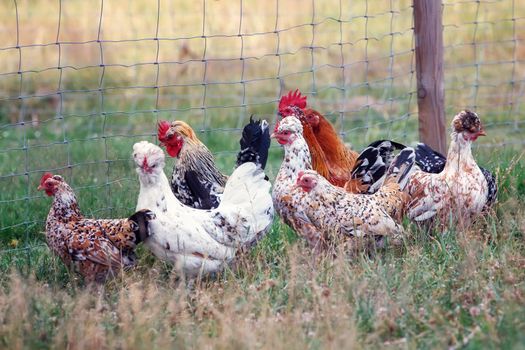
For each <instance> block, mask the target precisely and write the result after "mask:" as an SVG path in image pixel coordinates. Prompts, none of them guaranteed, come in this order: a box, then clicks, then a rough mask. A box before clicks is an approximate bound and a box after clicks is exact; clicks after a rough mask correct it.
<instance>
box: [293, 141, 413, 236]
mask: <svg viewBox="0 0 525 350" xmlns="http://www.w3.org/2000/svg"><path fill="white" fill-rule="evenodd" d="M414 159H415V155H414V150H413V149H411V148H406V149H404V150H403V151H401V153H399V155H398V156H397V157H396V158H395V159H394V160H393V162H392V164H391V166H390V168H389V169H388V171H387V176H386V179H385V182H384V185H383V186H382V187H381V188H380V189H379V190H378V191H377V192H376V193H374V194H371V195H365V194H353V193H348V192H346V191H345V190H343V189H342V188H340V187H337V186H334V185H332V184H331V183H330V182H328V180H327V179H325V178H324V177H322V176H320V175H319V173H317V172H316V171H315V170H306V171H300V172H299V174H298V177H297V186H298V187H300V188H301V189H302V191H303V192H304V193H306V196H305V197H304V198H303V207H304V208H305V210H304V215H306V217H307V218H308V219H309V221H310V222H311V223H312V224H313V225H314V226H315V227H316V229H317V231H318V232H319V233H320V234H321V235H322V236H323V237H324V241H330V238H331V236H332V237H333V235H334V234H336V235H337V236H340V237H341V236H342V237H364V236H370V235H371V236H373V237H375V238H381V237H384V236H392V237H393V238H394V239H397V238H400V237H401V235H402V234H403V228H402V227H401V226H400V225H399V224H398V223H397V222H399V221H400V220H401V217H402V214H403V209H404V206H405V204H406V201H407V199H408V196H407V195H406V193H404V192H403V190H404V188H405V186H406V184H407V182H408V180H409V178H410V176H409V175H410V173H411V171H412V168H413V166H414ZM396 221H397V222H396Z"/></svg>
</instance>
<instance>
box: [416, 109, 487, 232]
mask: <svg viewBox="0 0 525 350" xmlns="http://www.w3.org/2000/svg"><path fill="white" fill-rule="evenodd" d="M484 135H485V131H484V130H483V126H482V124H481V121H480V119H479V117H478V115H477V114H476V113H474V112H471V111H468V110H466V111H462V112H460V113H459V114H458V115H456V116H455V117H454V119H453V120H452V133H451V142H450V146H449V150H448V155H447V159H446V163H445V166H444V168H443V170H442V171H441V172H439V173H437V174H435V173H426V172H424V171H416V172H414V174H413V175H412V177H411V179H410V182H409V184H408V191H409V194H410V196H411V197H412V200H411V203H410V204H409V209H408V215H409V217H410V218H411V219H413V220H415V221H418V222H422V221H427V220H432V221H437V222H438V223H439V224H440V225H441V226H442V227H446V226H448V224H449V223H452V225H455V224H457V223H459V224H462V225H464V226H467V225H469V224H470V223H471V222H472V220H474V219H475V218H476V217H477V216H479V215H480V214H481V213H482V211H483V209H484V208H485V207H486V206H487V203H489V202H493V199H492V198H495V190H490V191H489V185H488V182H487V177H486V175H485V174H484V173H483V171H482V170H481V169H480V167H479V166H478V165H477V164H476V161H475V160H474V157H473V156H472V150H471V145H472V142H474V141H476V139H477V138H478V137H479V136H484ZM423 163H424V162H423ZM423 168H425V167H424V166H423ZM491 192H492V193H494V195H493V196H492V195H491V196H489V193H491Z"/></svg>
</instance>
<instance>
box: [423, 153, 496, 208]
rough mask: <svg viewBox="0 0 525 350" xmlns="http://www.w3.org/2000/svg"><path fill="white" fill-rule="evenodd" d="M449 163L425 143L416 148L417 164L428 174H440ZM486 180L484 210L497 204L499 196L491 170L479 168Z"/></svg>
mask: <svg viewBox="0 0 525 350" xmlns="http://www.w3.org/2000/svg"><path fill="white" fill-rule="evenodd" d="M446 163H447V158H446V157H445V156H444V155H442V154H441V153H439V152H437V151H435V150H433V149H432V148H431V147H430V146H428V145H426V144H424V143H418V144H417V147H416V164H417V165H418V166H419V168H420V169H421V170H423V171H424V172H427V173H434V174H439V173H440V172H442V171H443V169H444V168H445V164H446ZM479 169H480V170H481V172H482V173H483V176H485V180H487V186H488V191H487V202H486V204H485V207H484V210H485V211H486V210H488V209H490V208H491V207H492V206H493V205H494V203H495V202H496V197H497V194H498V183H497V182H496V178H495V176H494V174H492V172H490V171H489V170H487V169H485V168H483V167H479Z"/></svg>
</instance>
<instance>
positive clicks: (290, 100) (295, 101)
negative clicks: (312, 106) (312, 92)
mask: <svg viewBox="0 0 525 350" xmlns="http://www.w3.org/2000/svg"><path fill="white" fill-rule="evenodd" d="M289 106H297V107H299V108H301V109H304V108H306V96H302V95H301V92H300V91H299V89H297V90H295V91H290V92H288V95H285V96H283V97H281V100H280V101H279V112H283V110H284V109H285V108H286V107H289Z"/></svg>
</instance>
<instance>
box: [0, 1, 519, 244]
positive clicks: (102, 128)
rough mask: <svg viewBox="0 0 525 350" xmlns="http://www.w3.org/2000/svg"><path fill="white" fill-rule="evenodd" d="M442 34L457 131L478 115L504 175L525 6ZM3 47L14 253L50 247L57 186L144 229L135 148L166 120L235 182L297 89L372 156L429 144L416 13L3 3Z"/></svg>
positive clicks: (486, 158)
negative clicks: (261, 128) (178, 124)
mask: <svg viewBox="0 0 525 350" xmlns="http://www.w3.org/2000/svg"><path fill="white" fill-rule="evenodd" d="M443 22H444V40H445V46H446V48H445V77H446V81H445V90H446V110H447V117H448V120H450V119H451V117H452V116H453V115H454V114H455V113H457V112H458V111H459V110H460V109H463V108H466V107H468V108H472V109H475V110H476V111H477V112H478V113H479V115H480V116H481V118H482V120H483V121H484V123H485V124H486V129H487V133H488V135H489V136H488V137H486V138H484V139H482V140H480V142H479V144H478V145H477V149H476V150H475V152H476V154H477V156H478V158H479V159H480V163H481V164H483V165H486V166H488V167H489V168H495V167H497V166H498V162H499V159H500V158H501V157H506V158H507V159H508V158H509V157H511V156H512V155H513V154H516V153H519V152H520V151H521V150H522V149H523V144H524V136H525V133H524V132H523V126H524V124H523V123H524V120H525V112H524V110H523V106H522V100H523V94H524V89H525V81H524V78H525V74H524V73H525V46H524V39H525V34H523V33H524V32H525V3H524V2H519V1H512V0H502V1H446V2H444V4H443ZM0 34H1V36H0V38H1V39H0V188H1V189H2V190H1V191H0V193H1V199H0V212H1V215H0V238H1V239H0V250H4V249H11V248H20V247H25V246H26V245H27V244H32V243H33V242H35V241H36V242H40V241H41V240H42V238H43V237H42V236H41V234H40V232H41V231H42V230H43V223H44V221H45V218H46V216H47V212H48V210H49V205H50V199H49V198H47V197H45V196H43V195H42V194H41V193H39V192H37V191H36V187H37V186H38V182H39V179H40V177H41V175H42V173H43V172H44V171H52V172H54V173H58V174H61V175H63V176H64V177H65V178H66V180H67V181H68V182H69V183H70V184H71V185H72V186H73V187H74V188H75V190H76V192H77V195H78V198H79V201H80V206H81V208H82V210H83V211H84V213H85V214H86V215H87V216H97V217H115V216H127V215H128V214H130V213H131V212H132V211H133V209H134V205H135V201H136V196H137V194H138V181H137V178H136V174H135V172H134V170H133V166H132V162H131V157H130V153H131V147H132V145H133V143H134V142H137V141H139V140H143V139H146V140H149V141H152V142H155V140H156V139H155V136H154V134H155V129H156V122H157V121H158V120H161V119H168V120H174V119H183V120H186V121H188V122H189V123H190V124H191V125H192V126H193V127H194V129H195V131H197V133H198V136H199V138H201V140H202V141H203V142H204V143H205V144H206V145H208V147H209V148H210V149H211V150H212V151H213V152H214V153H215V155H216V158H217V163H218V164H219V166H220V168H221V169H223V170H224V171H225V172H226V173H230V172H231V171H232V168H233V165H234V159H235V154H236V152H237V150H238V139H239V137H240V129H241V128H242V126H243V125H244V124H245V123H246V122H247V121H248V118H249V116H250V115H251V114H255V115H256V116H258V117H260V118H265V119H267V120H268V121H270V122H271V123H273V122H274V121H275V118H276V108H277V101H278V99H279V97H280V96H281V95H282V94H284V93H286V92H287V91H288V90H290V89H296V88H299V89H300V90H301V91H302V92H303V93H305V94H307V95H308V102H309V104H310V105H311V106H312V107H313V108H315V109H317V110H319V111H320V112H322V113H323V114H324V115H325V116H327V117H328V118H329V119H330V120H331V121H332V122H334V123H335V125H336V127H337V129H338V130H339V131H340V132H341V134H342V135H343V137H344V139H345V140H346V141H347V142H348V143H349V144H351V145H352V147H354V148H355V149H357V150H359V149H361V148H362V147H363V146H364V145H366V144H367V143H369V142H371V141H373V140H375V139H378V138H392V139H395V140H398V141H401V142H405V143H408V144H410V143H412V142H414V141H416V140H417V98H416V95H415V90H416V88H415V86H416V77H415V57H414V51H413V47H414V35H413V20H412V2H411V1H393V0H392V1H378V0H374V1H355V2H343V1H340V0H323V1H294V0H287V1H285V0H277V1H266V2H264V1H257V2H255V1H223V0H219V1H203V2H198V1H197V2H194V1H180V0H174V1H164V0H163V1H159V2H155V1H146V0H129V1H117V0H104V1H80V0H70V1H46V0H18V1H2V2H1V3H0ZM502 148H505V149H502ZM281 157H282V151H281V149H280V148H279V147H277V146H276V145H273V146H272V149H271V157H270V162H269V164H268V173H269V175H270V177H273V176H274V175H275V174H276V173H277V170H278V167H279V165H280V160H281ZM174 162H175V161H174V160H173V159H170V160H169V161H168V164H167V166H166V172H167V173H168V174H169V173H171V169H172V166H173V164H174ZM13 239H15V240H18V243H17V242H16V241H13Z"/></svg>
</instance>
